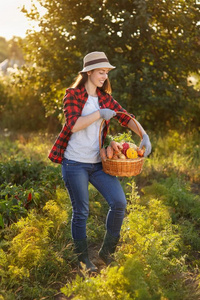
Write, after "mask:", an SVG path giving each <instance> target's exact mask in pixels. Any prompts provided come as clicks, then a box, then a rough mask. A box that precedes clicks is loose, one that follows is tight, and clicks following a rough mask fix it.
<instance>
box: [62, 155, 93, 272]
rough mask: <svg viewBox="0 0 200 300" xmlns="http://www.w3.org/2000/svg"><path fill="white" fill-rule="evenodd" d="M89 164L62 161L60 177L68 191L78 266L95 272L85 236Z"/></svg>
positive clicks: (87, 210)
mask: <svg viewBox="0 0 200 300" xmlns="http://www.w3.org/2000/svg"><path fill="white" fill-rule="evenodd" d="M89 169H90V165H89V164H84V163H79V162H75V161H72V160H67V159H64V160H63V163H62V175H63V180H64V182H65V185H66V188H67V190H68V193H69V196H70V199H71V203H72V208H73V215H72V225H71V227H72V237H73V240H74V246H75V252H76V254H77V255H78V260H79V265H80V267H82V265H81V263H83V264H84V266H85V268H86V270H87V271H89V272H96V271H97V268H96V266H95V265H94V264H93V263H92V262H91V261H90V259H89V257H88V245H87V236H86V222H87V218H88V213H89V193H88V172H89Z"/></svg>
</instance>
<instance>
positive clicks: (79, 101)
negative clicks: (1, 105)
mask: <svg viewBox="0 0 200 300" xmlns="http://www.w3.org/2000/svg"><path fill="white" fill-rule="evenodd" d="M97 95H98V99H99V106H100V109H101V108H110V109H112V110H115V111H124V112H126V113H127V111H126V110H125V109H123V108H122V106H121V105H120V104H119V103H118V102H117V101H116V100H114V99H113V97H112V96H111V95H109V94H107V93H105V92H103V91H100V90H99V89H98V88H97ZM87 99H88V94H87V92H86V89H85V87H84V86H83V87H81V88H68V89H67V90H66V93H65V96H64V99H63V103H64V114H65V119H66V123H65V125H64V126H63V128H62V130H61V132H60V134H59V136H58V138H57V140H56V141H55V143H54V145H53V147H52V149H51V151H50V153H49V156H48V158H49V159H50V160H52V161H53V162H55V163H59V164H61V163H62V160H63V157H64V152H65V149H66V147H67V144H68V141H69V139H70V136H71V135H72V128H73V126H74V124H75V123H76V121H77V119H78V118H79V117H80V116H81V112H82V109H83V107H84V105H85V103H86V101H87ZM114 118H116V119H118V121H119V122H120V123H121V125H122V126H127V124H128V122H129V120H130V117H128V116H126V115H123V114H119V115H116V116H115V117H114ZM109 122H110V121H105V127H104V129H103V142H104V140H105V137H106V135H107V132H108V128H109Z"/></svg>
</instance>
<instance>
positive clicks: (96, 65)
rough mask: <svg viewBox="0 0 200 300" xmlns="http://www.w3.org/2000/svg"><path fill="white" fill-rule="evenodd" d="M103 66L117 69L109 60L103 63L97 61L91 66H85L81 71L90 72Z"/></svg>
mask: <svg viewBox="0 0 200 300" xmlns="http://www.w3.org/2000/svg"><path fill="white" fill-rule="evenodd" d="M101 68H107V69H111V70H112V69H115V68H116V67H115V66H112V65H111V64H110V63H109V62H102V63H97V64H94V65H91V66H87V67H85V68H83V70H81V71H80V72H79V73H84V72H88V71H92V70H94V69H101Z"/></svg>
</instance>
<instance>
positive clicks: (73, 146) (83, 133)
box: [64, 95, 103, 163]
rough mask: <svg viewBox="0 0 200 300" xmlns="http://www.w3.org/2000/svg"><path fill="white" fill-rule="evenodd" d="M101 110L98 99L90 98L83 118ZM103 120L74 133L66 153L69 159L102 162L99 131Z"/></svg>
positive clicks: (83, 111) (85, 106) (65, 155)
mask: <svg viewBox="0 0 200 300" xmlns="http://www.w3.org/2000/svg"><path fill="white" fill-rule="evenodd" d="M98 109H99V102H98V97H93V96H90V95H89V96H88V99H87V101H86V103H85V105H84V107H83V110H82V113H81V115H82V116H87V115H89V114H91V113H93V112H95V111H97V110H98ZM102 120H103V119H102V118H101V119H99V120H97V121H95V122H94V123H92V124H91V125H89V126H88V127H86V128H84V129H82V130H79V131H77V132H74V133H73V134H72V135H71V137H70V140H69V142H68V145H67V148H66V150H65V152H64V157H65V158H67V159H71V160H75V161H79V162H84V163H98V162H100V161H101V158H100V155H99V129H100V125H101V122H102Z"/></svg>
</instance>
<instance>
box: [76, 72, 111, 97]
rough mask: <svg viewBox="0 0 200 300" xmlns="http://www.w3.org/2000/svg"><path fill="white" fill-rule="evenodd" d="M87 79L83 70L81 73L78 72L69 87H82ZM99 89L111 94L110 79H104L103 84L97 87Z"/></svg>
mask: <svg viewBox="0 0 200 300" xmlns="http://www.w3.org/2000/svg"><path fill="white" fill-rule="evenodd" d="M87 80H88V74H87V72H83V73H80V74H79V75H78V76H77V77H76V79H75V81H74V82H73V83H72V84H71V86H70V87H71V88H80V87H82V86H83V85H84V84H85V83H86V81H87ZM99 89H100V90H101V91H103V92H106V93H108V94H111V93H112V88H111V84H110V80H109V79H108V78H107V79H106V80H105V81H104V84H103V86H102V87H101V88H99Z"/></svg>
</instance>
